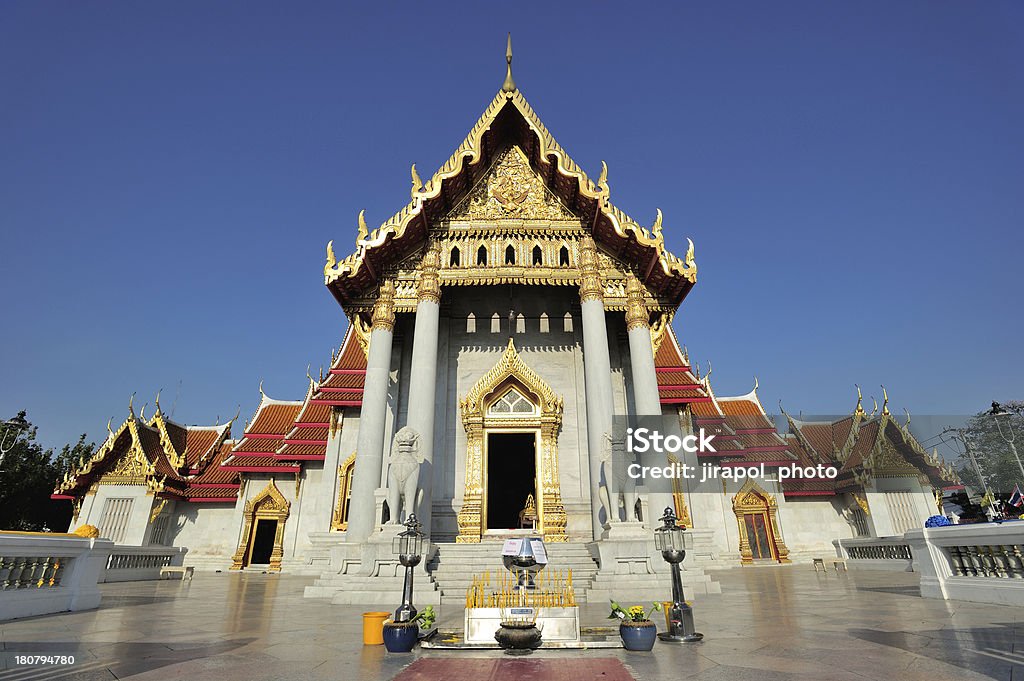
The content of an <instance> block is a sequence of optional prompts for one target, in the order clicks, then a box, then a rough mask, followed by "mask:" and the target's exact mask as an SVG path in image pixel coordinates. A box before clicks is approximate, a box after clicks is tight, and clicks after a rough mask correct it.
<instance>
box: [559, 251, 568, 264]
mask: <svg viewBox="0 0 1024 681" xmlns="http://www.w3.org/2000/svg"><path fill="white" fill-rule="evenodd" d="M558 264H559V265H560V266H561V267H567V266H568V265H569V249H568V248H566V247H565V246H562V247H561V248H560V249H558Z"/></svg>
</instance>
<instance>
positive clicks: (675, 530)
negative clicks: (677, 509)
mask: <svg viewBox="0 0 1024 681" xmlns="http://www.w3.org/2000/svg"><path fill="white" fill-rule="evenodd" d="M660 520H661V522H662V526H661V527H659V528H656V529H655V530H654V545H655V547H657V549H658V550H659V551H661V555H662V557H664V558H665V560H667V561H668V562H670V563H678V562H681V561H682V560H683V557H684V556H685V555H686V550H685V548H684V541H685V539H684V532H685V528H682V527H680V526H679V525H678V521H679V519H678V518H677V517H676V514H675V513H673V511H672V509H671V508H666V509H665V514H664V515H663V516H661V518H660Z"/></svg>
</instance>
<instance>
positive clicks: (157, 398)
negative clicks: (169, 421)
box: [154, 388, 164, 414]
mask: <svg viewBox="0 0 1024 681" xmlns="http://www.w3.org/2000/svg"><path fill="white" fill-rule="evenodd" d="M163 391H164V389H163V388H160V389H159V390H157V391H156V399H155V400H154V402H155V403H156V413H158V414H159V413H160V393H162V392H163Z"/></svg>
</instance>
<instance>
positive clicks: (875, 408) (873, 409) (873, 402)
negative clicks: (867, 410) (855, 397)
mask: <svg viewBox="0 0 1024 681" xmlns="http://www.w3.org/2000/svg"><path fill="white" fill-rule="evenodd" d="M877 413H878V400H876V399H875V396H874V395H872V396H871V418H875V414H877Z"/></svg>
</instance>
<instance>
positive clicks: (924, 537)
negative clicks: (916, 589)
mask: <svg viewBox="0 0 1024 681" xmlns="http://www.w3.org/2000/svg"><path fill="white" fill-rule="evenodd" d="M904 536H905V538H906V540H907V543H908V544H909V545H910V548H911V551H912V552H913V555H914V569H915V570H917V571H918V572H920V573H921V595H922V596H924V597H926V598H945V599H947V600H948V599H955V600H962V601H974V602H976V603H995V604H1000V605H1024V522H1022V521H1016V522H1006V523H1001V524H997V523H985V524H978V525H951V526H948V527H931V528H925V529H921V530H911V531H909V532H907V533H906V535H904Z"/></svg>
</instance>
